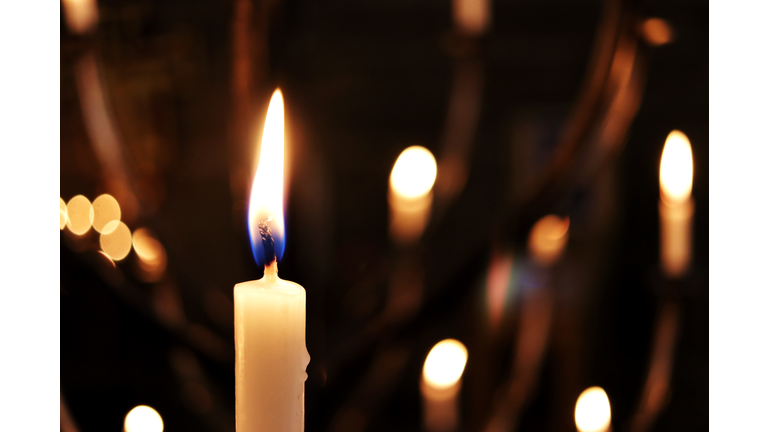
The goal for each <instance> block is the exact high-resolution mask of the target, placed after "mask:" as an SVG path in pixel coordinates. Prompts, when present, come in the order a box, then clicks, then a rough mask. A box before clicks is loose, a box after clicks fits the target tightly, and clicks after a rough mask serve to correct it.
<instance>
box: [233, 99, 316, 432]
mask: <svg viewBox="0 0 768 432" xmlns="http://www.w3.org/2000/svg"><path fill="white" fill-rule="evenodd" d="M283 123H284V122H283V97H282V94H281V93H280V91H279V90H277V91H275V93H274V95H273V96H272V100H271V101H270V104H269V109H268V111H267V119H266V122H265V125H264V134H263V136H262V142H261V151H260V156H259V165H258V168H257V170H256V176H255V178H254V180H253V188H252V190H251V202H250V207H249V211H248V228H249V232H250V235H251V244H252V247H253V249H252V250H253V254H254V257H255V258H256V262H257V263H259V264H266V266H265V268H264V277H263V278H261V279H259V280H256V281H249V282H243V283H240V284H237V285H235V289H234V303H235V356H236V357H235V393H236V394H235V396H236V401H235V402H236V405H235V422H236V430H237V432H261V431H280V432H299V431H303V430H304V382H305V381H306V379H307V374H306V368H307V364H309V354H308V353H307V348H306V345H305V322H306V292H305V291H304V288H302V287H301V286H300V285H298V284H296V283H293V282H289V281H284V280H281V279H280V278H279V277H278V276H277V259H279V258H280V256H281V255H282V251H283V244H284V240H285V236H284V233H285V229H284V222H283V213H282V205H283V171H284V170H283V168H284V166H283V165H284V160H285V156H284V126H283Z"/></svg>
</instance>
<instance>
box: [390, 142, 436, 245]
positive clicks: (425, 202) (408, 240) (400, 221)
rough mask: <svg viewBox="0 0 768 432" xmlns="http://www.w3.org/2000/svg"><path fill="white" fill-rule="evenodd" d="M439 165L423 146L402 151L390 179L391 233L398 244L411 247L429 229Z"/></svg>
mask: <svg viewBox="0 0 768 432" xmlns="http://www.w3.org/2000/svg"><path fill="white" fill-rule="evenodd" d="M436 177H437V162H436V161H435V157H434V156H432V153H431V152H430V151H429V150H427V149H426V148H424V147H421V146H411V147H408V148H407V149H405V150H403V152H402V153H400V156H399V157H398V158H397V161H395V166H394V167H393V168H392V174H391V175H390V177H389V216H390V221H389V233H390V236H391V237H392V240H394V242H395V243H397V244H399V245H401V246H408V245H411V244H413V243H414V242H415V241H417V240H418V239H419V238H420V237H421V234H422V233H423V232H424V228H425V227H426V226H427V222H428V221H429V216H430V213H431V210H432V186H434V184H435V178H436Z"/></svg>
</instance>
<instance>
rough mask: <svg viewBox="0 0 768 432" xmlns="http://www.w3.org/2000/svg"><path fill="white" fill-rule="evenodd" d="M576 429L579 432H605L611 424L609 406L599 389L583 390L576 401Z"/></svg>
mask: <svg viewBox="0 0 768 432" xmlns="http://www.w3.org/2000/svg"><path fill="white" fill-rule="evenodd" d="M574 417H575V419H576V428H577V429H578V430H579V431H580V432H599V431H607V430H608V427H609V426H610V424H611V404H610V402H608V395H607V394H606V393H605V390H603V389H601V388H600V387H590V388H588V389H586V390H584V391H583V392H582V393H581V395H580V396H579V399H578V400H577V401H576V410H575V412H574Z"/></svg>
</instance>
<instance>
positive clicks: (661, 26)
mask: <svg viewBox="0 0 768 432" xmlns="http://www.w3.org/2000/svg"><path fill="white" fill-rule="evenodd" d="M642 33H643V37H645V40H646V41H648V43H649V44H651V45H656V46H659V45H665V44H668V43H669V42H671V41H672V37H673V32H672V28H671V27H670V26H669V24H668V23H667V22H666V21H664V20H663V19H661V18H648V19H647V20H645V22H643V26H642Z"/></svg>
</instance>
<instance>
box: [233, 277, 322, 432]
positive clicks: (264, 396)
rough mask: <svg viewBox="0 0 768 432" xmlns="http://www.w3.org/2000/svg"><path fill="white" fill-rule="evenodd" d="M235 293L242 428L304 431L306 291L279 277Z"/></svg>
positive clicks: (237, 392)
mask: <svg viewBox="0 0 768 432" xmlns="http://www.w3.org/2000/svg"><path fill="white" fill-rule="evenodd" d="M234 297H235V396H236V408H235V422H236V430H237V432H300V431H303V430H304V382H305V381H306V379H307V373H306V368H307V364H309V353H308V352H307V348H306V344H305V321H306V291H304V288H302V287H301V285H298V284H296V283H293V282H289V281H284V280H282V279H279V278H278V277H277V276H273V277H271V278H269V277H265V278H262V279H259V280H256V281H249V282H243V283H240V284H237V285H235V295H234Z"/></svg>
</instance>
